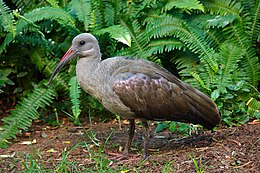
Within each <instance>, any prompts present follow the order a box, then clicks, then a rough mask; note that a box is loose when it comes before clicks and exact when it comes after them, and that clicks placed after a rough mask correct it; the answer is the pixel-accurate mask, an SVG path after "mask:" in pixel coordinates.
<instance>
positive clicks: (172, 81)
mask: <svg viewBox="0 0 260 173" xmlns="http://www.w3.org/2000/svg"><path fill="white" fill-rule="evenodd" d="M76 56H79V57H80V59H79V60H78V62H77V67H76V72H77V79H78V82H79V84H80V86H81V87H82V88H83V90H84V91H85V92H87V93H89V94H90V95H92V96H93V97H95V98H96V99H98V100H99V102H100V103H102V104H103V106H104V107H105V108H106V109H108V110H109V111H111V112H112V113H114V114H117V115H120V116H122V117H124V118H126V119H129V120H130V130H129V140H128V142H127V144H126V147H125V152H124V153H125V154H128V151H129V149H130V145H131V141H132V138H133V133H134V119H136V118H138V119H140V120H141V121H142V122H143V123H144V127H145V130H146V132H145V142H144V157H145V158H146V157H147V143H148V138H149V131H148V125H147V123H146V121H147V120H156V121H165V120H170V121H180V122H188V123H194V124H201V125H202V126H204V127H206V128H208V129H212V128H214V127H215V126H216V125H217V124H218V123H219V121H220V113H219V110H218V109H217V106H216V104H215V103H214V102H213V101H212V100H211V99H210V98H209V97H208V96H206V95H205V94H203V93H202V92H200V91H199V90H197V89H195V88H193V87H191V86H190V85H188V84H186V83H184V82H182V81H181V80H180V79H178V78H177V77H175V76H174V75H173V74H171V73H170V72H168V71H167V70H166V69H164V68H163V67H161V66H159V65H157V64H155V63H153V62H150V61H147V60H141V59H135V58H128V57H114V58H108V59H105V60H103V61H101V53H100V49H99V45H98V41H97V40H96V38H95V37H94V36H92V35H91V34H88V33H83V34H80V35H78V36H76V37H75V38H74V39H73V41H72V46H71V48H70V49H69V50H68V51H67V53H66V54H65V55H64V57H63V58H62V60H61V61H60V63H59V64H58V66H57V67H56V69H55V70H54V72H53V74H52V76H51V78H50V80H49V82H50V81H51V80H52V78H53V77H54V76H55V74H56V73H57V71H58V70H59V69H60V68H62V67H63V66H64V65H65V64H66V63H67V62H68V61H70V60H71V59H73V58H75V57H76Z"/></svg>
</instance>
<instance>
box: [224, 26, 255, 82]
mask: <svg viewBox="0 0 260 173" xmlns="http://www.w3.org/2000/svg"><path fill="white" fill-rule="evenodd" d="M224 31H225V34H227V35H228V38H229V40H231V41H232V42H235V43H237V44H238V45H239V46H240V47H241V48H242V49H245V50H246V52H245V57H244V58H243V59H242V62H241V63H242V66H244V68H245V71H246V73H247V76H248V80H247V81H249V82H250V83H251V84H252V85H254V86H255V85H256V84H257V82H258V81H259V79H260V69H259V62H258V57H257V56H256V52H255V50H254V49H253V48H252V47H251V46H250V45H251V44H250V42H249V41H250V40H249V38H248V35H247V34H246V31H245V28H244V27H243V26H242V25H241V24H231V25H230V26H228V27H226V28H225V29H224Z"/></svg>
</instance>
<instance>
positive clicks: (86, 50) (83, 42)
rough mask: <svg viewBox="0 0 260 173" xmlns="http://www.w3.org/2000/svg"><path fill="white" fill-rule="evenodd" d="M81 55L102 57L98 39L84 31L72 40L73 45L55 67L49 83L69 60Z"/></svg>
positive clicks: (83, 56)
mask: <svg viewBox="0 0 260 173" xmlns="http://www.w3.org/2000/svg"><path fill="white" fill-rule="evenodd" d="M77 56H79V57H80V58H94V59H97V58H98V59H100V56H101V54H100V49H99V45H98V41H97V39H96V38H95V37H94V36H93V35H91V34H89V33H82V34H79V35H77V36H76V37H75V38H74V39H73V40H72V45H71V47H70V48H69V50H68V51H67V52H66V53H65V54H64V56H63V57H62V58H61V60H60V62H59V64H58V65H57V66H56V68H55V69H54V71H53V73H52V75H51V77H50V79H49V82H48V84H50V83H51V81H52V79H53V78H54V76H55V75H56V74H57V72H58V71H59V70H60V69H61V68H62V67H63V66H64V65H65V64H67V63H68V62H69V61H71V60H72V59H74V58H76V57H77Z"/></svg>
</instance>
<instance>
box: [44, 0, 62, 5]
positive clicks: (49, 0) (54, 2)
mask: <svg viewBox="0 0 260 173" xmlns="http://www.w3.org/2000/svg"><path fill="white" fill-rule="evenodd" d="M46 1H47V2H48V3H49V4H50V5H51V6H52V7H59V5H58V1H56V0H46Z"/></svg>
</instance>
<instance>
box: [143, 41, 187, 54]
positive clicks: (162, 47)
mask: <svg viewBox="0 0 260 173" xmlns="http://www.w3.org/2000/svg"><path fill="white" fill-rule="evenodd" d="M147 47H148V48H147V49H146V51H145V52H146V54H147V56H151V55H152V54H158V53H159V54H160V53H163V52H170V51H172V50H175V49H178V50H180V49H181V48H183V47H184V45H183V43H182V42H181V41H180V40H177V39H174V38H172V39H166V38H165V39H156V40H152V41H150V43H149V44H148V46H147Z"/></svg>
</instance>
